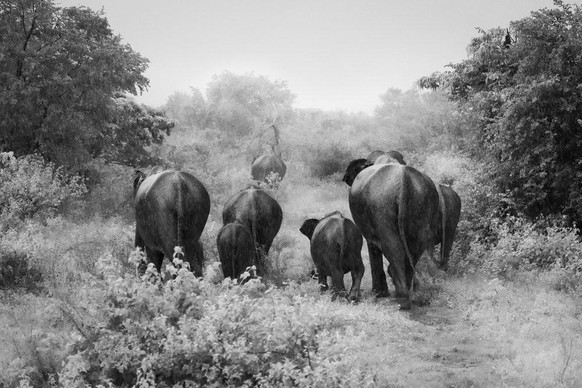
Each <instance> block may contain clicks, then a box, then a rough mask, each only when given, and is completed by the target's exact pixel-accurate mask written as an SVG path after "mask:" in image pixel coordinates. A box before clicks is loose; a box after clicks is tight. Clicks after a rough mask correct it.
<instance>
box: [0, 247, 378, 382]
mask: <svg viewBox="0 0 582 388" xmlns="http://www.w3.org/2000/svg"><path fill="white" fill-rule="evenodd" d="M138 256H139V254H135V255H134V257H133V261H134V262H137V261H138V260H139V259H140V257H138ZM100 268H101V270H102V274H103V278H104V280H103V281H91V282H88V284H87V287H86V288H84V289H83V290H81V291H80V292H78V293H77V295H76V298H75V303H76V305H69V307H67V308H66V309H65V308H63V309H62V310H63V311H65V310H67V311H70V313H69V314H67V315H68V317H69V318H70V319H71V320H72V321H73V322H74V327H76V328H77V330H78V331H79V332H80V333H81V336H77V337H75V338H70V339H69V342H67V343H65V344H61V343H60V342H59V343H58V344H55V347H54V349H53V351H52V353H54V354H55V357H54V360H56V361H60V360H63V359H64V360H65V361H64V362H63V363H62V366H54V365H53V366H52V367H51V368H48V369H47V371H48V372H47V373H45V374H44V376H45V378H46V380H45V381H44V382H43V381H39V379H38V376H37V375H34V376H33V375H32V374H31V373H36V372H35V371H37V370H38V368H36V367H35V365H37V364H38V360H35V358H34V357H33V355H23V356H22V357H19V358H18V359H17V360H15V361H14V362H13V363H12V364H11V366H10V368H9V370H8V372H7V373H6V374H5V375H8V376H12V377H11V379H12V380H11V381H5V383H6V384H7V385H8V386H14V385H15V384H17V383H18V382H20V383H21V384H25V383H26V382H27V381H29V382H31V383H34V385H42V384H44V385H48V384H49V383H50V382H49V381H48V379H49V378H50V379H52V381H53V383H54V384H60V385H64V386H83V384H89V385H92V386H96V385H99V384H102V385H109V383H113V384H114V385H125V386H133V385H137V386H162V387H163V386H174V385H175V384H179V385H180V386H184V385H185V386H263V387H275V386H282V385H284V386H338V387H340V386H372V385H373V384H374V382H375V379H376V375H375V373H374V372H373V371H364V370H362V369H359V368H356V367H352V365H351V364H352V363H353V362H354V361H353V360H351V359H350V353H348V352H346V351H345V349H346V347H354V346H355V347H357V346H358V344H359V343H360V342H361V341H362V338H361V337H360V336H359V335H357V334H355V333H354V332H353V331H352V330H350V329H349V328H348V329H346V328H345V327H344V326H343V324H342V322H341V320H340V319H337V317H336V318H334V317H331V316H329V315H330V314H329V312H330V307H329V306H327V305H326V304H325V302H323V301H321V300H319V301H318V300H315V299H314V298H313V297H310V296H299V295H298V293H297V291H284V290H278V289H266V287H265V285H264V284H262V283H261V282H259V281H258V280H251V281H249V282H248V283H246V284H245V285H243V286H239V285H236V283H235V282H232V281H230V280H224V281H223V282H222V283H220V284H219V285H213V283H212V282H210V281H206V280H201V279H197V278H195V277H194V275H193V274H192V273H191V272H190V271H188V270H186V269H175V268H174V267H172V268H173V269H172V273H173V275H172V276H170V279H162V278H160V276H159V275H158V274H157V272H156V271H155V270H154V269H153V266H150V267H149V269H148V271H146V274H145V275H144V277H142V278H141V279H140V278H138V277H135V276H133V275H127V276H125V277H120V275H121V274H122V273H121V272H119V268H118V266H116V264H115V261H114V260H111V259H106V258H104V259H103V260H102V263H101V265H100ZM145 279H149V281H144V280H145ZM80 310H82V311H84V313H83V314H82V315H78V314H75V312H76V311H80ZM41 342H42V343H44V342H46V341H44V340H43V341H41ZM37 348H38V347H33V349H37ZM62 351H65V352H66V353H65V354H64V355H63V354H61V352H62ZM57 353H58V357H57V356H56V355H57ZM16 368H18V369H19V370H20V374H16V373H12V372H14V370H15V369H16ZM11 371H12V372H11ZM39 383H40V384H39Z"/></svg>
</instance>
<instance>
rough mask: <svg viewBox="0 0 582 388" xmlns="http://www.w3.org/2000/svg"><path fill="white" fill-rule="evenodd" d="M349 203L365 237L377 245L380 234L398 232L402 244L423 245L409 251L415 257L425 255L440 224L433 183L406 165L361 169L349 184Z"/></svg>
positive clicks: (436, 193) (380, 165) (381, 165)
mask: <svg viewBox="0 0 582 388" xmlns="http://www.w3.org/2000/svg"><path fill="white" fill-rule="evenodd" d="M349 202H350V209H351V211H352V215H353V217H354V221H355V223H356V225H357V226H358V227H359V228H360V230H361V232H362V234H363V235H364V237H366V238H370V239H372V240H375V241H380V240H381V237H380V235H381V234H382V233H386V231H388V230H392V231H398V233H402V236H403V237H404V239H405V240H410V241H422V242H423V243H422V244H420V245H419V246H415V245H414V244H412V245H411V246H410V247H409V248H410V250H411V253H412V255H413V256H415V257H416V256H420V254H422V252H423V251H424V249H425V247H424V245H425V241H428V240H430V241H432V240H433V239H434V234H435V231H436V230H437V229H438V225H439V223H440V217H439V216H440V213H439V197H438V192H437V189H436V187H435V185H434V183H433V182H432V180H431V179H430V178H429V177H428V176H426V175H424V174H423V173H421V172H420V171H418V170H416V169H415V168H413V167H409V166H405V165H399V164H376V165H373V166H370V167H368V168H366V169H364V170H363V171H362V172H360V173H359V174H358V176H357V177H356V179H355V180H354V182H353V184H352V187H351V189H350V194H349Z"/></svg>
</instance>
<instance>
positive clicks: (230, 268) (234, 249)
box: [216, 221, 256, 280]
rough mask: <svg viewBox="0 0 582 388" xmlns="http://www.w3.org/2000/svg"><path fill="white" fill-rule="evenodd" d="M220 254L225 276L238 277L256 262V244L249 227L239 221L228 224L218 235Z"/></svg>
mask: <svg viewBox="0 0 582 388" xmlns="http://www.w3.org/2000/svg"><path fill="white" fill-rule="evenodd" d="M216 246H217V247H218V256H219V257H220V263H221V266H222V273H223V274H224V277H225V278H228V277H230V278H231V279H233V280H234V279H238V277H239V276H240V275H241V274H242V273H243V272H245V270H246V269H247V268H248V267H251V266H253V265H254V264H255V255H256V250H255V244H254V240H253V236H252V235H251V232H250V231H249V229H248V228H247V227H246V226H244V225H243V224H241V223H240V222H238V221H235V222H231V223H229V224H226V225H224V226H223V227H222V229H220V230H219V231H218V236H217V237H216Z"/></svg>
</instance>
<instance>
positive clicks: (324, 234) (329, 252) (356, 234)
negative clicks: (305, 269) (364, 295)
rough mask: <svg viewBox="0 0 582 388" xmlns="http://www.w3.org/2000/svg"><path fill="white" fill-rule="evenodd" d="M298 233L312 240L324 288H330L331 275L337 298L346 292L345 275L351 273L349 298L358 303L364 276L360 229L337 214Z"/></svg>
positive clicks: (308, 222)
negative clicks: (328, 280) (329, 277)
mask: <svg viewBox="0 0 582 388" xmlns="http://www.w3.org/2000/svg"><path fill="white" fill-rule="evenodd" d="M299 230H300V231H301V233H303V234H304V235H305V236H307V237H308V238H309V240H310V241H311V257H312V258H313V262H314V263H315V267H316V268H317V272H318V280H319V284H320V285H321V286H322V289H323V290H326V289H327V288H328V286H327V277H328V276H331V279H332V292H333V293H334V298H335V296H337V294H338V293H345V286H344V274H346V273H348V272H351V273H352V288H351V289H350V293H349V299H350V300H353V301H358V300H359V299H360V284H361V282H362V277H363V276H364V263H363V262H362V255H361V251H362V242H363V238H362V234H361V233H360V230H359V229H358V227H357V226H356V225H355V224H354V223H353V222H352V221H351V220H349V219H347V218H344V217H343V216H342V214H341V213H340V212H334V213H331V214H329V215H327V216H325V217H324V218H322V219H321V220H316V219H313V218H311V219H308V220H306V221H305V222H304V223H303V225H302V226H301V228H300V229H299Z"/></svg>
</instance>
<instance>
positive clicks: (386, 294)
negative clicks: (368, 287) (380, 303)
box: [374, 290, 390, 298]
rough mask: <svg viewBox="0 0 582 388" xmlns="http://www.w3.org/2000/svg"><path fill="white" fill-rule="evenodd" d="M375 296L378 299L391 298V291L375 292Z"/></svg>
mask: <svg viewBox="0 0 582 388" xmlns="http://www.w3.org/2000/svg"><path fill="white" fill-rule="evenodd" d="M374 296H375V297H376V298H388V297H389V296H390V291H388V290H381V291H375V294H374Z"/></svg>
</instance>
